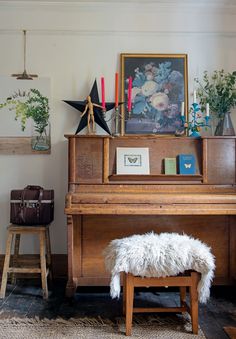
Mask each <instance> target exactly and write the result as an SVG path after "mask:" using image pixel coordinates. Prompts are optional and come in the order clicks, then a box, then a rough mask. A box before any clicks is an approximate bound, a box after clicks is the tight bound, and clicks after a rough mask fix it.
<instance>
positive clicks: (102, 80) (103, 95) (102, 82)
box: [101, 77, 106, 111]
mask: <svg viewBox="0 0 236 339" xmlns="http://www.w3.org/2000/svg"><path fill="white" fill-rule="evenodd" d="M101 88H102V109H103V110H104V111H105V110H106V103H105V80H104V77H101Z"/></svg>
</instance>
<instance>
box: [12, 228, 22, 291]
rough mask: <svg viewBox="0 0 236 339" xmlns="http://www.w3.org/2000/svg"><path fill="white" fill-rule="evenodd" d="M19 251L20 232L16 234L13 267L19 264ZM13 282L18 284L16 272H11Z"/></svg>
mask: <svg viewBox="0 0 236 339" xmlns="http://www.w3.org/2000/svg"><path fill="white" fill-rule="evenodd" d="M19 251H20V234H16V235H15V246H14V255H13V261H12V266H13V267H17V265H18V256H19ZM11 283H12V285H15V284H16V274H15V273H12V274H11Z"/></svg>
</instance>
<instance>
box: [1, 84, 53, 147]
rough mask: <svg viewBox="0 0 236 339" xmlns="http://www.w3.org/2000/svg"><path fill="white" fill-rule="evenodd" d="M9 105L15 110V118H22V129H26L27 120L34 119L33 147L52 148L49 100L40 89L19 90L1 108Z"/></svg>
mask: <svg viewBox="0 0 236 339" xmlns="http://www.w3.org/2000/svg"><path fill="white" fill-rule="evenodd" d="M6 106H7V107H9V109H10V110H15V112H16V115H15V119H16V120H20V123H21V129H22V131H24V130H25V126H26V120H27V119H29V118H31V119H32V121H33V133H32V139H31V145H32V149H34V150H40V151H44V150H48V149H49V148H50V124H49V100H48V98H47V97H45V96H43V95H42V94H41V93H40V91H39V90H37V89H30V90H29V91H28V92H26V91H20V90H19V91H17V92H15V93H14V94H13V95H12V96H11V97H10V98H7V100H6V101H5V102H4V103H3V104H0V108H3V107H6Z"/></svg>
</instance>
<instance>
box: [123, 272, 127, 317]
mask: <svg viewBox="0 0 236 339" xmlns="http://www.w3.org/2000/svg"><path fill="white" fill-rule="evenodd" d="M125 288H126V273H125V272H124V273H123V315H125V305H126V298H125V297H126V295H125V294H126V291H125Z"/></svg>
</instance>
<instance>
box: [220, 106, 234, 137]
mask: <svg viewBox="0 0 236 339" xmlns="http://www.w3.org/2000/svg"><path fill="white" fill-rule="evenodd" d="M221 116H222V118H220V119H219V121H218V124H217V126H216V129H215V135H216V136H217V135H218V136H227V135H228V136H232V135H235V131H234V126H233V123H232V120H231V115H230V112H226V113H224V114H222V115H221Z"/></svg>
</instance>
